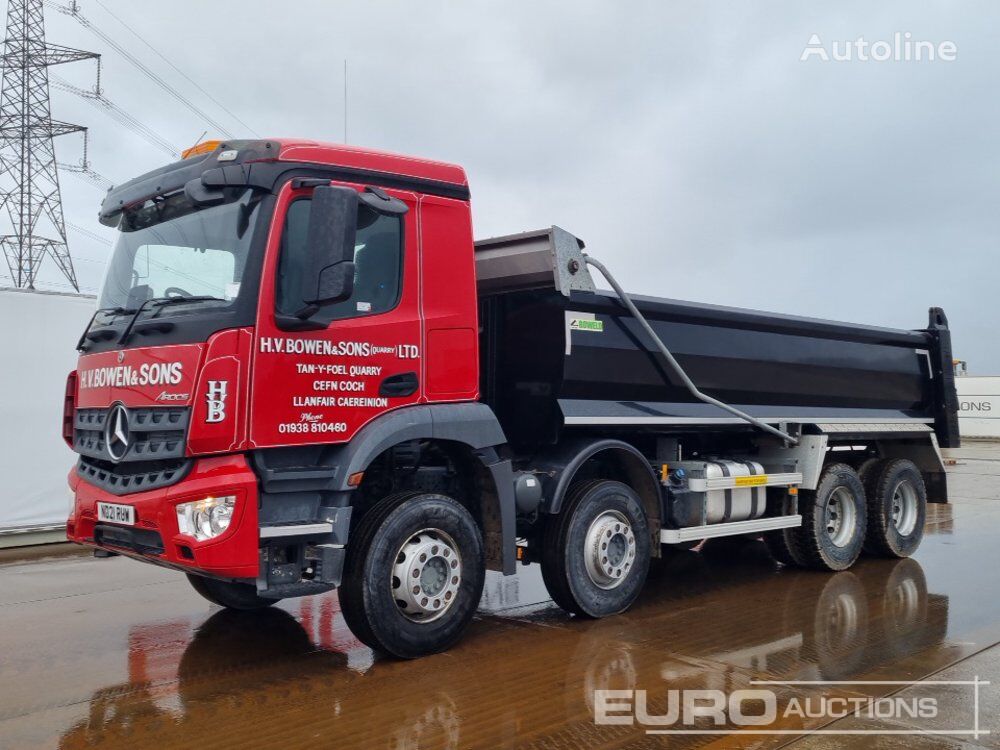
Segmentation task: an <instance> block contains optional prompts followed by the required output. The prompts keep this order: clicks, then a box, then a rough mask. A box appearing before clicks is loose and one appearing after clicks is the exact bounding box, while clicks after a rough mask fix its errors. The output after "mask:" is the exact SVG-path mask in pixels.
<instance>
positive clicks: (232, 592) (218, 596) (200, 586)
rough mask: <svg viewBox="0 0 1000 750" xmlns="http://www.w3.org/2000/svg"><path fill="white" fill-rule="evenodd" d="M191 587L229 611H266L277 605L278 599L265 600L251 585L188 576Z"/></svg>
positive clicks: (189, 574)
mask: <svg viewBox="0 0 1000 750" xmlns="http://www.w3.org/2000/svg"><path fill="white" fill-rule="evenodd" d="M187 579H188V581H189V582H190V583H191V587H192V588H193V589H194V590H195V591H197V592H198V593H199V594H201V595H202V596H203V597H205V598H206V599H208V600H209V601H210V602H212V604H218V605H219V606H220V607H228V608H229V609H242V610H251V609H264V608H265V607H270V606H271V605H272V604H275V603H276V602H277V601H278V600H277V599H265V598H264V597H262V596H258V595H257V587H256V586H253V585H251V584H249V583H232V582H230V581H220V580H218V579H215V578H205V577H204V576H196V575H193V574H191V573H188V574H187Z"/></svg>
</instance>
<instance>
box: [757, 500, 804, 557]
mask: <svg viewBox="0 0 1000 750" xmlns="http://www.w3.org/2000/svg"><path fill="white" fill-rule="evenodd" d="M767 496H768V497H767V500H768V503H767V504H768V507H769V508H771V507H772V506H773V507H774V508H777V509H779V510H780V512H779V513H778V514H777V515H788V514H790V513H791V510H792V506H793V504H794V499H793V496H792V495H789V494H788V489H787V488H784V487H780V488H779V487H772V488H769V489H768V491H767ZM794 532H795V529H794V528H787V529H775V530H774V531H768V532H765V533H764V543H765V544H767V549H768V550H769V551H770V553H771V556H772V557H773V558H774V559H775V560H777V561H778V562H780V563H783V564H785V565H795V566H798V567H803V566H805V565H806V561H805V560H804V559H802V558H801V557H799V554H798V552H797V551H796V549H795V545H794V544H793V543H792V535H793V533H794Z"/></svg>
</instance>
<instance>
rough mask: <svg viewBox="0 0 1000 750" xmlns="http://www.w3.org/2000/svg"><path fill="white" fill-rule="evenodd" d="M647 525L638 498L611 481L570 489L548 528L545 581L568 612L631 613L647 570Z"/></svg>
mask: <svg viewBox="0 0 1000 750" xmlns="http://www.w3.org/2000/svg"><path fill="white" fill-rule="evenodd" d="M649 558H650V539H649V524H648V522H647V520H646V513H645V511H644V510H643V507H642V502H641V501H640V500H639V496H638V495H636V493H635V492H634V491H633V490H632V489H631V488H630V487H628V486H627V485H625V484H622V483H621V482H613V481H608V480H602V479H598V480H588V481H583V482H577V483H575V484H574V485H573V486H571V487H570V489H569V492H568V493H567V497H566V501H565V503H564V504H563V507H562V511H561V512H560V513H559V515H557V516H554V517H552V518H551V519H550V520H549V522H548V524H547V526H546V529H545V539H544V548H543V550H542V577H543V578H544V579H545V585H546V587H547V588H548V591H549V594H550V595H551V596H552V599H553V600H554V601H555V603H556V604H558V605H559V606H560V607H562V608H563V609H565V610H566V611H567V612H572V613H574V614H578V615H584V616H587V617H605V616H607V615H613V614H616V613H618V612H623V611H624V610H626V609H628V608H629V607H630V606H631V605H632V603H633V602H634V601H635V600H636V597H638V596H639V592H640V591H641V590H642V585H643V583H644V582H645V580H646V573H647V572H648V571H649Z"/></svg>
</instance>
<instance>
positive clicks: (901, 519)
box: [865, 458, 927, 557]
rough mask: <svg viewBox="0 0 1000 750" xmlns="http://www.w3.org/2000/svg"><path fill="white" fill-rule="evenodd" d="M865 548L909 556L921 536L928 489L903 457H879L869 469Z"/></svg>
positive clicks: (871, 550)
mask: <svg viewBox="0 0 1000 750" xmlns="http://www.w3.org/2000/svg"><path fill="white" fill-rule="evenodd" d="M865 491H866V494H867V497H868V533H867V537H866V539H865V552H867V553H869V554H872V555H879V556H881V557H909V556H910V555H912V554H913V553H914V552H915V551H916V549H917V547H919V546H920V542H921V540H922V539H923V538H924V519H925V518H926V515H927V489H926V488H925V487H924V480H923V477H921V475H920V470H919V469H918V468H917V467H916V465H915V464H914V463H913V462H912V461H909V460H907V459H905V458H897V459H892V460H888V461H882V462H880V463H879V464H878V465H877V466H875V467H873V468H872V470H871V471H869V472H868V475H867V481H866V483H865Z"/></svg>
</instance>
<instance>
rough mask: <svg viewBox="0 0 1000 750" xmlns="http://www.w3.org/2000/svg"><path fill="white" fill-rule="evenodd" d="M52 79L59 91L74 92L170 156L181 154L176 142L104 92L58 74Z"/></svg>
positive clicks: (53, 84) (51, 77)
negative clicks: (172, 141) (168, 138)
mask: <svg viewBox="0 0 1000 750" xmlns="http://www.w3.org/2000/svg"><path fill="white" fill-rule="evenodd" d="M50 81H51V84H52V86H53V87H54V88H56V89H58V90H59V91H66V92H68V93H70V94H74V95H76V96H78V97H80V98H81V99H83V100H84V101H86V102H88V103H89V104H91V105H92V106H94V107H97V108H98V109H100V110H101V111H103V112H104V113H105V114H107V115H108V116H109V117H111V118H112V119H113V120H115V121H116V122H117V123H118V124H119V125H122V126H123V127H125V128H128V129H129V130H131V131H132V132H133V133H135V134H136V135H138V136H139V137H141V138H143V139H144V140H145V141H146V142H147V143H149V144H151V145H153V146H155V147H156V148H158V149H160V150H161V151H164V152H165V153H166V154H167V155H168V156H172V157H177V156H179V155H180V150H179V149H178V148H177V147H176V146H175V145H174V144H172V143H171V142H170V141H168V140H167V139H166V138H164V137H163V136H161V135H160V134H159V133H157V132H156V131H155V130H153V129H152V128H151V127H149V126H148V125H145V124H144V123H142V122H140V121H139V120H137V119H136V118H135V117H133V116H132V115H130V114H129V113H128V112H126V111H125V110H123V109H122V108H121V107H119V106H118V105H117V104H115V103H114V102H112V101H111V100H110V99H108V98H107V97H106V96H105V95H104V93H103V92H100V93H99V92H96V91H88V90H87V89H82V88H80V87H79V86H74V85H73V84H71V83H69V82H68V81H66V80H65V79H63V78H60V77H59V76H56V75H53V76H50Z"/></svg>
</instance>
